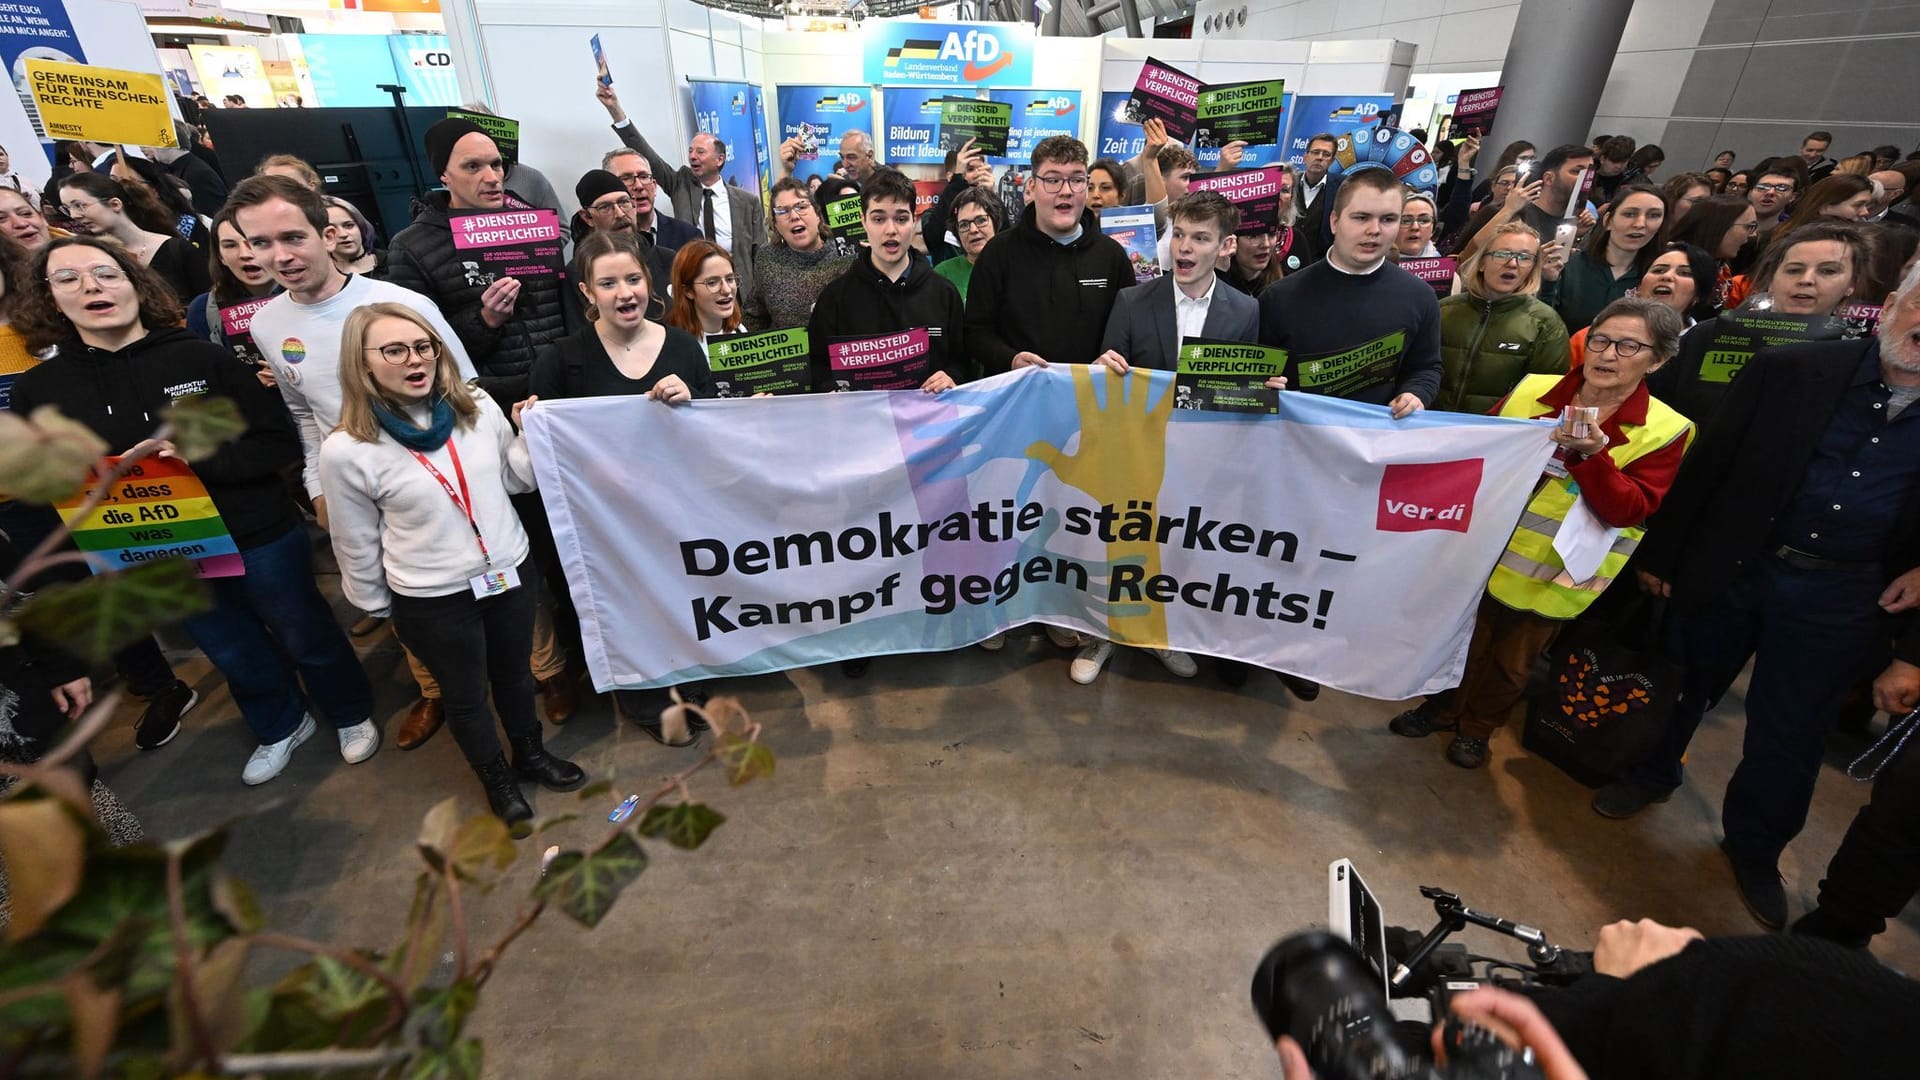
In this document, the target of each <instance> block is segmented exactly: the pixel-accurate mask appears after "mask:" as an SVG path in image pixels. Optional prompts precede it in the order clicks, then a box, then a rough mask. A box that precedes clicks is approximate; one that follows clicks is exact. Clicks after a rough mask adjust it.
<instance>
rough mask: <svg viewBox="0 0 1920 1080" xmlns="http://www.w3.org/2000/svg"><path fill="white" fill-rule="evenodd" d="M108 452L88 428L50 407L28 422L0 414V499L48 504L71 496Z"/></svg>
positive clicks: (39, 409) (42, 408)
mask: <svg viewBox="0 0 1920 1080" xmlns="http://www.w3.org/2000/svg"><path fill="white" fill-rule="evenodd" d="M106 452H107V444H106V443H105V442H104V441H102V440H101V438H100V436H98V435H95V434H94V433H93V429H92V428H89V427H87V426H86V425H85V424H82V423H80V422H78V421H75V420H69V419H67V418H66V417H65V416H64V415H62V414H61V412H60V410H59V409H56V408H54V407H53V406H52V405H42V406H40V407H39V408H37V409H35V410H33V415H32V416H31V417H23V416H21V415H20V414H19V413H16V412H7V411H0V495H5V496H8V497H10V498H15V499H25V500H27V501H28V502H37V503H50V502H58V501H59V500H61V499H64V498H66V497H67V496H69V495H72V494H73V493H74V492H76V491H78V490H80V485H82V484H84V483H86V482H87V474H88V472H90V471H91V470H92V469H93V467H94V466H95V465H96V464H98V463H99V461H100V455H102V454H104V453H106Z"/></svg>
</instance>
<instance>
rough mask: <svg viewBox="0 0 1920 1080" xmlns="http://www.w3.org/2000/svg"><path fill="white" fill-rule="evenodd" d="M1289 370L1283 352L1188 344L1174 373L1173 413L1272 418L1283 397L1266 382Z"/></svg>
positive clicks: (1229, 343) (1239, 345)
mask: <svg viewBox="0 0 1920 1080" xmlns="http://www.w3.org/2000/svg"><path fill="white" fill-rule="evenodd" d="M1286 368H1287V352H1286V350H1285V349H1276V348H1271V347H1269V346H1266V345H1253V344H1250V343H1247V342H1243V341H1209V340H1207V339H1206V338H1187V339H1185V340H1184V341H1182V342H1181V343H1180V360H1179V365H1178V366H1177V367H1176V368H1175V369H1174V377H1173V407H1174V408H1176V409H1212V410H1215V411H1218V412H1244V413H1265V414H1268V415H1271V414H1273V413H1276V412H1279V411H1280V391H1278V390H1270V389H1268V388H1267V380H1268V379H1271V378H1273V377H1274V376H1276V375H1279V374H1280V373H1281V372H1283V371H1285V370H1286Z"/></svg>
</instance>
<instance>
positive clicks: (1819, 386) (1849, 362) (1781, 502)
mask: <svg viewBox="0 0 1920 1080" xmlns="http://www.w3.org/2000/svg"><path fill="white" fill-rule="evenodd" d="M1877 344H1878V342H1876V341H1873V340H1866V341H1820V342H1813V343H1810V344H1805V345H1783V346H1779V347H1777V348H1772V349H1762V350H1761V351H1760V352H1758V353H1756V354H1754V357H1753V359H1752V360H1749V361H1748V362H1747V365H1746V367H1745V369H1744V370H1742V371H1741V373H1740V377H1739V378H1738V379H1735V380H1734V381H1733V386H1732V389H1731V390H1729V391H1728V392H1727V395H1726V398H1725V400H1724V401H1722V402H1721V405H1720V409H1719V412H1718V413H1717V414H1716V415H1715V416H1714V418H1713V420H1712V422H1711V423H1708V424H1706V425H1705V426H1704V427H1703V428H1702V429H1701V434H1700V437H1699V440H1698V441H1697V442H1696V443H1695V444H1694V447H1693V449H1692V450H1691V451H1689V452H1688V454H1687V458H1686V462H1685V464H1683V465H1681V466H1680V475H1679V476H1677V477H1675V478H1674V482H1673V488H1672V490H1670V491H1669V492H1667V498H1666V501H1665V502H1663V503H1662V504H1661V505H1660V510H1659V512H1658V513H1656V514H1654V516H1653V518H1652V520H1650V521H1649V522H1648V523H1647V537H1646V539H1645V540H1644V541H1642V542H1641V544H1640V549H1639V551H1638V552H1636V553H1635V555H1634V567H1635V569H1638V570H1644V571H1646V572H1647V573H1650V574H1652V575H1653V576H1655V577H1657V578H1661V579H1663V580H1665V581H1668V582H1670V583H1671V584H1672V585H1673V599H1674V603H1675V604H1676V605H1680V606H1682V607H1696V606H1699V605H1702V604H1705V603H1708V602H1711V601H1713V600H1714V599H1716V598H1717V597H1719V596H1720V595H1722V594H1723V593H1725V592H1726V591H1727V589H1728V587H1729V586H1731V585H1732V584H1733V580H1734V578H1735V576H1736V575H1737V574H1738V573H1739V572H1740V569H1741V567H1743V566H1746V565H1747V564H1749V563H1751V562H1753V560H1755V559H1758V558H1760V557H1762V555H1763V554H1764V553H1765V552H1766V550H1767V542H1768V538H1769V537H1770V536H1771V535H1772V533H1773V525H1774V522H1775V521H1776V520H1778V518H1779V516H1780V514H1781V513H1783V512H1784V511H1785V510H1786V509H1787V507H1788V506H1789V505H1790V504H1791V503H1792V501H1793V499H1794V497H1795V496H1796V495H1798V494H1799V490H1800V485H1801V483H1802V482H1804V480H1805V479H1806V474H1807V466H1808V464H1809V463H1810V462H1811V461H1812V459H1813V455H1814V452H1815V450H1816V449H1817V448H1818V447H1819V445H1820V439H1821V437H1822V436H1823V435H1824V434H1825V433H1826V429H1827V425H1828V424H1829V423H1831V422H1832V420H1833V413H1834V410H1835V409H1836V408H1838V406H1839V403H1840V398H1841V396H1842V395H1844V394H1845V393H1846V389H1847V386H1848V385H1849V384H1850V383H1851V382H1852V381H1853V376H1854V372H1855V371H1857V370H1859V367H1860V362H1861V360H1862V357H1863V354H1864V353H1865V352H1866V350H1868V349H1870V348H1874V347H1875V346H1876V345H1877ZM1881 562H1882V564H1883V570H1884V572H1885V574H1886V578H1887V580H1888V581H1892V580H1893V579H1894V578H1896V577H1898V576H1899V575H1901V574H1903V573H1905V572H1906V571H1908V570H1911V569H1913V568H1914V567H1915V566H1916V565H1920V484H1916V485H1914V487H1913V488H1912V489H1911V490H1909V491H1908V492H1907V496H1906V501H1905V503H1904V504H1902V506H1901V508H1900V516H1899V518H1898V519H1897V520H1896V521H1895V522H1894V526H1893V528H1892V530H1891V531H1890V532H1889V533H1888V535H1887V543H1886V548H1885V550H1884V551H1883V552H1882V555H1881ZM1895 655H1897V656H1899V657H1900V658H1901V659H1903V660H1906V661H1908V662H1910V663H1920V623H1915V624H1913V625H1912V626H1911V627H1910V628H1909V629H1908V630H1907V632H1906V634H1905V635H1904V636H1903V637H1902V638H1901V640H1900V642H1899V646H1898V648H1897V649H1896V652H1895Z"/></svg>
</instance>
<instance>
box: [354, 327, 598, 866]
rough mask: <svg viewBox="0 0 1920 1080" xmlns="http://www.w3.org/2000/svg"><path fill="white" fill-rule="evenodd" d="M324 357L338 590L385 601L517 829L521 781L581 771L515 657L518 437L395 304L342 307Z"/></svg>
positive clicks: (524, 554) (522, 553)
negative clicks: (555, 736) (550, 733)
mask: <svg viewBox="0 0 1920 1080" xmlns="http://www.w3.org/2000/svg"><path fill="white" fill-rule="evenodd" d="M338 363H339V365H340V426H339V427H337V428H335V429H334V431H333V433H332V434H331V435H328V436H327V439H326V441H325V442H324V443H322V444H321V445H320V486H321V488H322V489H323V490H324V491H325V492H326V497H327V507H328V515H329V517H330V518H331V526H332V527H331V528H330V529H329V535H331V536H332V538H333V553H334V556H335V558H336V559H337V560H338V561H339V563H340V588H341V591H342V592H344V593H346V595H347V599H348V600H350V601H352V602H353V604H354V605H355V606H356V607H358V608H360V609H361V610H363V611H370V612H373V613H375V614H379V613H384V612H390V613H391V614H392V616H393V629H394V632H395V633H396V634H398V635H399V637H400V640H401V641H402V642H404V643H405V644H406V646H407V648H408V650H409V651H411V652H412V654H413V655H414V656H415V657H417V658H419V660H420V662H421V663H423V664H425V665H426V666H427V670H429V671H431V672H432V673H433V677H434V679H435V680H436V681H438V682H439V684H440V701H441V708H442V709H443V710H444V711H445V715H446V723H447V727H448V728H450V729H451V730H452V731H453V738H454V741H455V742H456V743H458V744H459V746H460V753H461V755H462V756H463V757H465V758H466V759H467V764H468V766H469V767H471V768H472V769H473V771H474V773H475V774H476V775H477V776H478V777H479V778H480V786H481V788H482V789H483V790H484V791H485V792H486V797H487V805H488V806H489V807H490V808H491V809H492V810H493V812H494V814H495V815H496V816H497V817H499V818H500V820H501V821H503V822H505V823H506V824H507V826H508V827H509V829H510V830H511V831H512V832H513V833H514V834H516V835H519V836H524V835H526V834H527V832H528V831H529V829H528V826H527V822H528V821H530V820H531V819H532V817H533V810H532V808H531V807H529V806H528V805H527V800H526V796H524V795H523V794H522V793H521V791H520V782H521V781H523V780H526V781H532V782H535V783H538V784H540V785H541V786H542V787H545V788H547V789H549V790H552V791H572V790H574V789H575V788H578V787H580V785H582V784H584V783H586V779H587V778H586V774H585V773H584V772H582V771H581V769H580V767H579V766H577V765H575V764H573V763H572V762H570V761H564V760H562V759H560V758H557V757H555V756H553V755H552V754H550V753H548V752H547V749H546V746H545V745H544V743H543V741H542V738H541V729H540V717H539V714H538V713H536V712H535V710H534V680H533V671H532V669H531V668H530V667H529V666H528V663H527V657H528V656H529V655H530V654H531V653H532V651H533V620H534V604H535V598H536V597H537V596H538V595H539V593H540V571H539V563H538V561H537V560H535V559H533V558H532V557H531V551H532V545H531V544H530V543H529V542H528V540H527V534H526V531H525V530H524V529H523V528H522V527H521V525H520V516H519V515H518V514H517V513H515V512H514V508H513V502H512V498H511V497H512V496H513V495H515V494H518V493H521V492H527V491H532V490H533V489H534V486H535V483H534V476H533V462H532V461H531V460H530V459H529V458H528V456H527V443H526V439H524V438H523V437H521V436H520V435H518V434H517V433H515V431H514V428H513V425H512V424H511V423H509V422H508V419H507V417H506V416H505V415H504V414H503V413H502V412H501V411H500V407H499V406H498V405H496V404H494V401H493V398H492V397H491V396H490V395H487V394H480V393H475V392H473V391H472V390H469V389H468V388H467V384H466V383H465V382H464V381H462V380H461V378H460V369H459V366H458V365H457V364H456V363H455V362H454V359H453V354H452V353H451V352H450V351H448V349H447V347H446V343H445V342H443V341H442V340H440V336H439V335H438V334H436V333H435V332H434V330H433V328H432V327H431V326H429V325H428V324H427V322H426V320H424V319H422V318H421V317H420V315H419V314H418V313H417V312H415V311H413V310H412V309H411V308H408V307H405V306H403V305H400V304H391V303H380V304H368V305H366V306H365V307H359V308H355V309H354V310H353V313H352V314H350V315H348V316H347V323H346V327H345V329H344V330H343V331H342V333H341V339H340V358H339V360H338ZM514 411H515V412H516V413H518V412H519V411H520V406H519V405H516V406H515V407H514ZM489 691H491V692H492V697H493V708H494V711H495V712H497V713H499V716H500V726H501V727H504V728H505V729H506V732H507V743H508V745H509V746H510V747H511V749H512V752H513V760H512V762H511V764H509V762H508V760H507V756H506V754H504V753H503V752H502V751H501V747H500V737H499V735H497V734H496V733H495V730H494V722H493V718H492V717H491V716H488V715H487V697H488V692H489Z"/></svg>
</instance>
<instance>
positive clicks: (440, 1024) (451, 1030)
mask: <svg viewBox="0 0 1920 1080" xmlns="http://www.w3.org/2000/svg"><path fill="white" fill-rule="evenodd" d="M478 1004H480V988H479V987H478V986H476V985H475V984H474V981H473V978H472V977H471V976H468V977H467V978H464V979H458V980H456V981H454V982H453V983H452V984H450V985H448V986H445V987H442V988H440V989H438V990H434V991H432V992H431V993H429V994H428V995H427V996H426V997H425V998H424V999H422V1000H421V1001H420V1003H419V1005H417V1006H416V1007H415V1009H414V1023H415V1031H416V1032H417V1033H418V1034H419V1036H420V1042H421V1045H423V1046H426V1047H429V1048H431V1049H435V1050H447V1049H451V1048H452V1047H453V1046H454V1044H455V1043H456V1042H457V1041H458V1040H459V1038H460V1032H461V1031H462V1030H463V1029H464V1028H465V1027H466V1026H467V1017H469V1016H472V1015H473V1010H474V1007H475V1006H477V1005H478Z"/></svg>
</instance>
